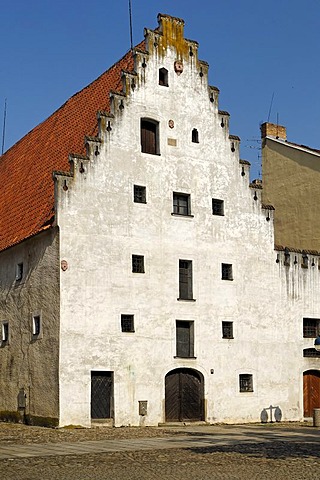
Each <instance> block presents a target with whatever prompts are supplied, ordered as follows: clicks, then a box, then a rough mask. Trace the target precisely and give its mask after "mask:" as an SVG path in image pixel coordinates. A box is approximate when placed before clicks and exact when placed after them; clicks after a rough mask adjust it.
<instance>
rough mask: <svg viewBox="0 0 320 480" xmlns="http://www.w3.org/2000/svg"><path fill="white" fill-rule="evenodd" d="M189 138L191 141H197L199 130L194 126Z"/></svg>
mask: <svg viewBox="0 0 320 480" xmlns="http://www.w3.org/2000/svg"><path fill="white" fill-rule="evenodd" d="M191 140H192V143H199V132H198V130H197V129H196V128H194V129H193V130H192V134H191Z"/></svg>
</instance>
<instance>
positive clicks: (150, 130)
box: [140, 118, 160, 155]
mask: <svg viewBox="0 0 320 480" xmlns="http://www.w3.org/2000/svg"><path fill="white" fill-rule="evenodd" d="M140 134H141V151H142V152H143V153H151V154H152V155H160V150H159V122H156V121H155V120H150V119H147V118H141V128H140Z"/></svg>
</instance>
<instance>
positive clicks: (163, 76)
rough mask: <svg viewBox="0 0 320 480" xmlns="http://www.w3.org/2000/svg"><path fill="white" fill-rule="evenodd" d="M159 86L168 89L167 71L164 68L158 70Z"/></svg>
mask: <svg viewBox="0 0 320 480" xmlns="http://www.w3.org/2000/svg"><path fill="white" fill-rule="evenodd" d="M159 85H162V86H164V87H168V86H169V85H168V70H167V69H166V68H160V69H159Z"/></svg>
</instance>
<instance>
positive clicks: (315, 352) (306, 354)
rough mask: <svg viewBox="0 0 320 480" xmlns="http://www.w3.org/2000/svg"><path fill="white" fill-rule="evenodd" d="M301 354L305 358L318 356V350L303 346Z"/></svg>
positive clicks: (319, 354)
mask: <svg viewBox="0 0 320 480" xmlns="http://www.w3.org/2000/svg"><path fill="white" fill-rule="evenodd" d="M303 356H304V357H306V358H319V357H320V352H319V351H318V350H316V349H315V348H305V349H304V350H303Z"/></svg>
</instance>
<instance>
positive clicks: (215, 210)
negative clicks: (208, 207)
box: [212, 198, 224, 216]
mask: <svg viewBox="0 0 320 480" xmlns="http://www.w3.org/2000/svg"><path fill="white" fill-rule="evenodd" d="M212 215H221V216H223V215H224V204H223V200H218V199H217V198H213V199H212Z"/></svg>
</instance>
